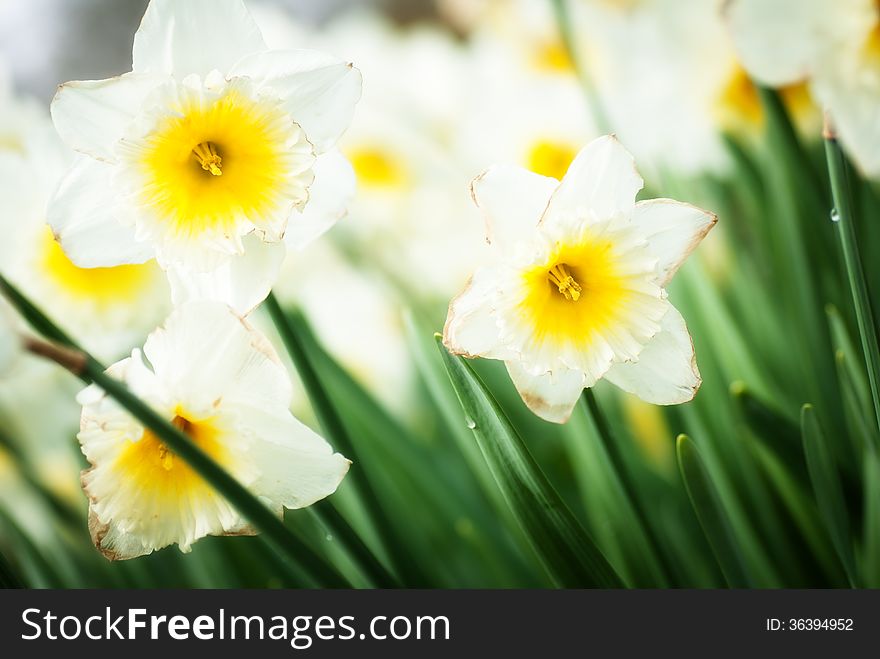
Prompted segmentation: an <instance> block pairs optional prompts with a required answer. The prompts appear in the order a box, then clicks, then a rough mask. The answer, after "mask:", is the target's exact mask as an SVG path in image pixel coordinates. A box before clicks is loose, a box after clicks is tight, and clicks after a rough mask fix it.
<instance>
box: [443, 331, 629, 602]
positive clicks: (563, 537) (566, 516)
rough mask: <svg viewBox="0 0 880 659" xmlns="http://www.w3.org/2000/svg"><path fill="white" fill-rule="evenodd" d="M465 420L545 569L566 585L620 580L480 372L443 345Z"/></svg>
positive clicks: (600, 585)
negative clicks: (538, 463)
mask: <svg viewBox="0 0 880 659" xmlns="http://www.w3.org/2000/svg"><path fill="white" fill-rule="evenodd" d="M438 347H439V349H440V354H441V355H442V357H443V362H444V364H445V366H446V370H447V373H448V374H449V379H450V380H451V381H452V385H453V387H454V389H455V392H456V395H457V396H458V399H459V402H460V403H461V406H462V409H463V410H464V413H465V417H466V419H467V421H466V423H467V425H468V427H469V428H470V429H471V430H472V431H473V433H474V436H475V437H476V440H477V443H478V445H479V447H480V450H481V451H482V453H483V456H484V458H485V460H486V462H487V463H488V465H489V469H490V471H491V472H492V475H493V477H494V478H495V482H496V483H497V485H498V487H499V488H500V489H501V492H502V494H503V495H504V498H505V500H506V501H507V503H508V506H510V509H511V511H512V512H513V514H514V516H515V517H516V519H517V521H518V522H519V524H520V526H521V527H522V528H523V531H524V532H525V533H526V536H527V537H528V538H529V541H530V542H531V543H532V545H533V547H534V548H535V551H536V552H537V553H538V555H539V556H540V557H541V560H542V562H543V563H544V566H545V567H546V569H547V571H548V572H549V573H550V574H551V575H552V577H553V578H554V580H555V581H556V583H557V584H558V585H560V586H562V587H569V588H578V587H579V588H595V587H598V588H618V587H621V586H622V585H623V582H622V580H621V579H620V577H619V576H618V575H617V573H616V572H615V571H614V568H613V567H612V566H611V565H610V564H609V563H608V561H607V560H606V559H605V557H604V556H603V555H602V552H601V551H600V550H599V549H598V547H596V545H595V543H594V542H593V540H592V539H591V538H590V536H589V535H588V534H587V532H586V530H585V529H584V528H583V527H582V526H581V525H580V523H579V522H578V521H577V519H575V517H574V515H573V514H572V513H571V511H570V510H569V509H568V507H567V506H566V505H565V503H564V502H563V501H562V499H561V498H560V497H559V495H558V494H557V492H556V490H555V489H554V488H553V486H552V485H551V484H550V482H549V481H548V480H547V478H546V476H545V475H544V473H543V472H542V471H541V469H540V467H539V466H538V465H537V463H536V462H535V461H534V458H532V456H531V454H530V453H529V450H528V448H527V447H526V446H525V444H524V443H523V441H522V438H520V436H519V435H518V434H517V432H516V430H515V429H514V428H513V426H512V425H511V424H510V421H509V420H508V419H507V417H506V415H505V414H504V412H503V411H502V410H501V408H500V407H499V405H498V403H497V402H496V401H495V399H494V397H493V396H492V394H491V393H489V391H488V390H487V389H486V387H485V385H484V384H483V382H482V381H481V380H480V378H479V376H477V375H476V373H474V371H473V369H472V368H471V367H470V365H469V364H467V362H465V360H464V359H462V358H461V357H457V356H453V355H451V354H450V353H449V352H447V351H446V349H445V348H444V347H443V346H442V344H441V343H440V341H439V337H438Z"/></svg>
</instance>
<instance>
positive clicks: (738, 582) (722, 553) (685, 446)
mask: <svg viewBox="0 0 880 659" xmlns="http://www.w3.org/2000/svg"><path fill="white" fill-rule="evenodd" d="M675 450H676V454H677V456H678V466H679V469H680V470H681V477H682V480H683V481H684V485H685V489H686V490H687V493H688V497H690V500H691V504H692V505H693V507H694V512H695V513H696V515H697V519H698V520H699V522H700V526H702V527H703V533H704V534H705V536H706V539H707V540H708V541H709V545H710V546H711V547H712V551H713V552H714V554H715V558H716V559H717V561H718V565H719V567H720V568H721V571H722V572H723V574H724V578H725V579H726V580H727V583H728V585H730V586H731V587H732V588H750V587H753V583H752V579H751V578H750V576H749V571H748V569H747V567H746V564H745V561H744V559H743V555H742V551H741V550H740V547H739V544H738V543H737V540H736V536H735V534H734V532H733V528H732V526H731V524H730V519H729V518H728V516H727V513H726V511H725V510H724V506H723V505H722V503H721V499H720V497H719V495H718V491H717V490H716V489H715V486H714V485H713V483H712V479H711V477H710V476H709V471H708V469H706V465H705V464H704V462H703V459H702V457H701V456H700V453H699V451H697V448H696V446H694V442H693V440H691V438H690V437H688V436H687V435H679V436H678V439H677V441H676V444H675Z"/></svg>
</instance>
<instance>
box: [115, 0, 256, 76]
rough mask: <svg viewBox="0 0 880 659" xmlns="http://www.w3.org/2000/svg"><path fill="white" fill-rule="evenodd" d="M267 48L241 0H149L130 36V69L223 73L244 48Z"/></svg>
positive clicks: (180, 73)
mask: <svg viewBox="0 0 880 659" xmlns="http://www.w3.org/2000/svg"><path fill="white" fill-rule="evenodd" d="M265 49H266V44H265V42H264V41H263V36H262V35H261V34H260V29H259V28H258V27H257V24H256V23H255V22H254V19H253V18H252V17H251V15H250V12H248V10H247V8H246V7H245V5H244V3H243V2H242V1H241V0H186V1H185V2H180V0H151V2H150V5H149V6H148V7H147V11H146V13H145V14H144V18H143V20H142V21H141V26H140V27H139V28H138V31H137V33H136V34H135V35H134V48H133V50H132V69H133V70H134V71H135V72H137V73H165V74H171V75H174V76H175V77H177V78H180V79H183V78H184V77H186V76H187V75H189V74H191V73H196V74H198V75H200V76H202V77H203V78H204V77H205V76H206V75H208V73H210V72H211V71H214V70H217V71H220V72H221V73H226V72H228V71H229V70H230V69H231V68H232V66H233V65H234V64H235V63H236V62H237V61H238V60H239V59H241V58H242V57H244V56H245V55H247V54H249V53H254V52H258V51H261V50H265Z"/></svg>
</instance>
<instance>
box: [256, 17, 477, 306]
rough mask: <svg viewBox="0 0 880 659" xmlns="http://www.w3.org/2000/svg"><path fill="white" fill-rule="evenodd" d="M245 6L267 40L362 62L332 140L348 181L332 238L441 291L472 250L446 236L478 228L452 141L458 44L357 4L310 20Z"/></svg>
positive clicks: (461, 60)
mask: <svg viewBox="0 0 880 659" xmlns="http://www.w3.org/2000/svg"><path fill="white" fill-rule="evenodd" d="M254 9H255V16H256V18H257V21H258V22H259V23H260V25H261V27H263V30H264V33H265V34H267V35H268V36H267V39H268V40H269V44H270V46H271V45H280V44H283V43H295V42H304V43H306V44H307V45H308V47H311V48H317V49H320V50H323V51H326V52H331V53H334V54H336V55H338V56H342V57H344V58H346V59H351V60H354V61H356V62H358V66H359V67H360V68H361V69H362V70H363V73H364V78H365V81H366V82H365V84H364V93H363V97H362V99H361V101H360V102H359V103H358V111H357V113H356V114H355V116H354V118H353V120H352V124H351V127H350V128H349V130H348V131H347V132H346V133H345V135H344V136H343V137H342V139H341V140H340V142H339V148H340V149H341V151H342V152H343V153H344V154H345V156H347V157H348V159H349V160H350V161H351V164H352V166H353V168H354V172H355V175H356V177H357V185H358V190H357V195H356V196H355V198H354V200H353V201H352V203H351V204H350V205H349V209H348V211H349V212H348V216H347V217H346V218H345V220H344V221H343V222H340V225H339V227H338V230H337V231H334V233H333V235H332V238H333V240H334V241H335V242H336V243H337V244H338V243H343V244H345V246H346V249H348V250H350V251H353V252H355V253H357V254H358V255H359V257H365V258H364V261H368V262H369V263H371V264H372V265H373V266H374V267H376V268H379V269H381V270H384V271H385V272H386V273H387V274H390V275H391V276H392V277H393V278H395V279H396V280H398V281H400V282H406V283H408V284H409V285H411V288H412V290H411V292H412V293H413V294H415V295H418V296H420V297H421V298H426V297H427V298H430V297H437V298H441V299H442V298H445V297H448V296H449V295H450V294H451V293H452V292H453V291H454V290H456V289H458V288H459V287H460V286H461V285H462V283H463V282H464V281H465V279H466V277H467V273H468V272H469V271H470V270H472V269H473V266H474V264H475V263H476V262H477V259H478V257H479V252H480V251H481V245H480V243H479V241H478V240H473V241H467V243H468V244H469V245H470V246H469V247H466V248H464V249H462V245H463V244H464V242H463V241H460V240H456V236H460V235H465V236H468V235H472V236H473V237H474V238H476V237H477V235H478V233H477V232H475V230H474V229H475V223H474V222H473V221H471V220H472V213H473V209H472V207H471V204H470V202H469V199H468V195H467V182H468V181H469V180H470V179H471V178H472V177H473V174H474V170H473V169H472V168H471V167H470V166H469V165H468V163H467V162H466V161H464V160H463V159H462V158H461V157H460V154H459V153H458V151H457V148H458V142H459V140H460V135H461V131H462V125H463V122H464V117H465V115H466V112H467V108H468V105H467V103H468V100H469V99H468V97H467V93H468V91H469V87H470V84H469V80H470V77H471V73H470V70H469V67H468V63H467V59H466V58H467V51H466V50H465V49H464V47H463V46H462V45H461V44H460V43H458V42H456V41H455V39H454V38H453V37H452V36H451V35H450V34H448V33H446V32H444V31H443V30H441V29H439V28H436V27H427V26H418V27H410V28H400V27H397V26H395V25H393V24H392V23H390V22H389V21H388V20H387V19H386V18H384V17H383V16H382V15H380V14H379V13H377V12H373V11H369V10H367V9H360V8H359V9H358V10H355V11H351V12H348V13H345V14H343V15H341V16H338V17H336V18H335V19H334V20H332V21H331V22H330V23H329V24H328V25H326V26H323V27H322V28H320V29H314V28H307V27H305V26H302V25H299V24H298V23H297V22H296V21H295V20H294V19H292V18H291V17H290V16H289V15H288V14H286V13H285V12H283V11H281V10H280V9H279V8H277V7H274V6H270V5H267V4H265V3H257V4H256V5H255V7H254ZM481 162H485V160H482V161H481ZM439 254H443V258H438V255H439ZM414 271H418V280H417V281H413V280H412V273H413V272H414Z"/></svg>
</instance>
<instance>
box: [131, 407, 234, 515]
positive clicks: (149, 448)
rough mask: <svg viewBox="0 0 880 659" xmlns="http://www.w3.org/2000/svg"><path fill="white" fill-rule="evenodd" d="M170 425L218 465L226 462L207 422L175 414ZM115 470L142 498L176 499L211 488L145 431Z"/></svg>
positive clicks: (201, 493) (218, 439)
mask: <svg viewBox="0 0 880 659" xmlns="http://www.w3.org/2000/svg"><path fill="white" fill-rule="evenodd" d="M171 423H172V425H174V426H175V427H176V428H178V429H179V430H181V431H183V432H184V433H185V434H186V435H187V436H188V437H189V438H190V440H192V442H193V443H194V444H195V445H196V446H198V447H199V448H200V449H202V450H203V451H205V452H206V453H207V454H208V455H210V456H211V457H212V458H213V459H214V460H215V461H217V462H219V463H220V464H224V463H225V462H226V461H228V460H227V458H228V456H227V452H226V450H225V448H224V446H223V444H222V441H221V439H220V432H219V431H218V429H217V428H216V427H215V426H214V425H213V424H212V423H211V421H210V420H205V421H198V422H195V421H191V420H190V419H188V418H187V417H186V416H182V415H181V414H180V413H178V414H176V415H175V417H174V419H173V420H172V421H171ZM115 467H116V470H117V471H118V472H119V474H120V475H121V476H122V477H123V478H125V480H126V482H127V483H128V484H129V485H130V486H132V487H133V489H134V490H135V491H137V492H139V493H140V494H141V496H144V495H146V496H152V497H155V498H157V499H160V500H177V499H179V498H181V497H183V496H193V495H210V493H211V487H210V486H209V485H208V484H207V483H206V482H205V481H204V480H202V477H201V476H199V475H198V474H197V473H196V472H195V471H194V470H193V469H192V468H191V467H190V466H189V465H188V464H187V463H186V462H185V461H184V460H181V459H179V458H178V457H177V455H176V454H175V453H174V452H173V451H172V450H171V449H169V448H168V447H167V446H165V444H164V443H163V442H162V441H161V440H160V439H159V438H158V437H156V436H155V435H154V434H153V433H152V432H151V431H150V430H144V434H143V435H142V436H141V438H140V439H139V440H137V441H135V442H131V443H130V444H129V445H128V446H126V447H125V449H124V450H123V451H122V452H121V454H120V455H119V457H118V459H117V462H116V465H115Z"/></svg>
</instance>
